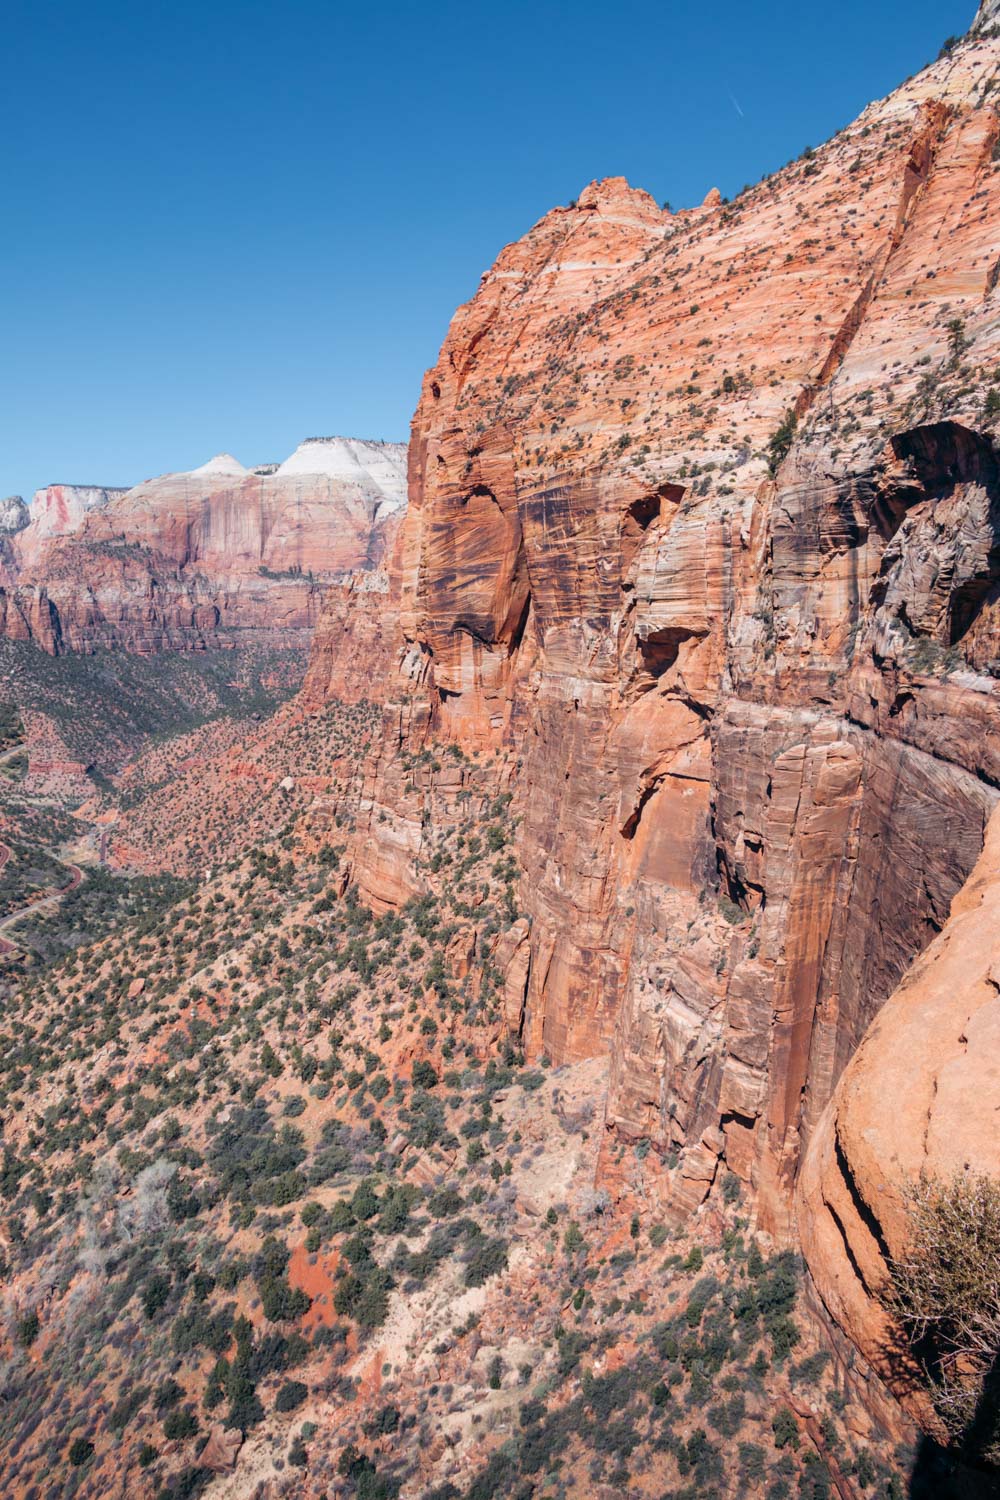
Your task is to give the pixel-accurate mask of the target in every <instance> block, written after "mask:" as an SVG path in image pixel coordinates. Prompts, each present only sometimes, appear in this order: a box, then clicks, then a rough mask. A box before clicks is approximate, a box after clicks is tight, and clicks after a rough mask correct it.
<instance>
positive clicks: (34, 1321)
mask: <svg viewBox="0 0 1000 1500" xmlns="http://www.w3.org/2000/svg"><path fill="white" fill-rule="evenodd" d="M40 1328H41V1323H40V1322H39V1318H38V1313H37V1311H36V1310H35V1308H32V1310H31V1312H29V1313H26V1314H25V1316H24V1317H23V1318H21V1320H20V1321H19V1323H18V1325H17V1342H18V1343H19V1344H20V1345H21V1347H22V1349H28V1348H30V1347H31V1345H32V1344H33V1343H34V1342H35V1340H36V1339H37V1337H38V1333H39V1330H40Z"/></svg>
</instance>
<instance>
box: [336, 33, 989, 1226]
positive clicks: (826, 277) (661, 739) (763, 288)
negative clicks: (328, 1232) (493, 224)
mask: <svg viewBox="0 0 1000 1500" xmlns="http://www.w3.org/2000/svg"><path fill="white" fill-rule="evenodd" d="M998 63H1000V43H998V41H997V39H996V38H994V37H992V36H991V35H990V34H989V31H988V30H987V31H985V32H980V33H979V34H977V35H974V36H971V37H970V38H969V39H967V40H966V41H965V42H963V43H962V44H961V45H960V46H959V47H957V48H956V49H955V50H954V51H953V52H952V53H951V54H950V55H949V56H948V57H946V58H942V59H941V60H940V61H939V62H938V63H936V64H935V65H933V66H932V67H930V68H929V69H927V70H926V71H925V72H924V73H922V74H920V75H919V76H918V77H916V78H915V79H913V80H911V82H909V83H908V84H907V85H905V86H904V87H903V88H901V89H900V90H898V91H897V92H896V93H895V94H893V95H892V96H891V97H890V98H888V99H886V100H883V101H881V102H879V103H876V104H873V105H872V106H871V107H870V108H869V109H867V110H866V111H865V112H864V114H863V115H862V116H861V117H860V119H859V120H858V121H857V122H856V123H855V124H854V125H852V126H850V127H849V128H848V129H846V130H845V131H843V132H842V133H841V134H840V135H839V136H837V137H836V138H835V139H834V140H833V141H831V142H830V143H829V144H828V145H826V146H824V147H822V148H821V149H819V150H817V151H816V152H814V153H811V154H810V155H808V157H806V158H803V159H800V160H799V161H797V162H794V163H792V164H791V165H790V166H788V167H787V168H785V169H784V170H783V171H781V172H779V173H778V174H776V175H775V176H774V177H773V178H771V179H769V180H767V181H766V182H764V183H761V184H760V185H758V186H757V187H756V188H753V189H750V190H748V191H746V192H745V193H743V194H742V195H741V196H740V197H739V199H737V200H736V201H735V202H734V203H729V204H725V203H722V202H721V201H716V199H715V197H714V195H709V198H708V199H707V201H706V202H705V203H704V204H703V205H701V207H699V208H697V209H693V210H689V211H685V212H682V213H678V214H669V213H665V212H661V211H660V209H659V208H658V207H657V205H656V204H655V203H654V201H653V200H652V199H651V198H650V197H649V196H648V195H647V194H645V193H643V192H639V191H636V190H633V189H631V188H630V187H629V186H628V185H627V184H626V183H625V182H624V181H623V180H622V179H610V180H607V181H604V182H599V183H594V184H592V185H591V186H590V187H588V188H587V189H586V190H585V191H584V192H583V193H582V194H581V196H580V198H579V199H578V200H577V202H576V203H575V204H574V205H571V206H570V207H568V208H560V209H555V210H554V211H553V212H551V213H550V214H548V215H547V216H546V217H545V218H544V219H542V220H541V221H540V223H538V224H537V225H536V226H535V227H534V228H533V229H532V230H531V231H530V232H529V233H528V234H527V235H526V236H525V237H524V238H523V239H522V240H520V241H519V242H517V243H516V244H514V245H511V246H508V247H507V248H506V249H505V250H504V251H503V252H502V254H501V255H500V257H499V259H498V261H497V263H496V265H495V266H494V267H493V269H492V270H491V271H489V272H488V273H487V274H486V275H485V276H484V278H483V280H482V284H481V286H480V288H479V291H478V292H477V294H476V296H475V297H474V298H473V300H472V301H471V302H470V303H468V304H467V305H466V306H465V307H462V308H460V309H459V311H458V312H457V313H456V315H455V318H454V319H453V322H452V325H451V328H450V331H449V333H448V337H447V340H446V342H445V346H444V348H443V350H442V353H441V357H440V359H439V361H438V363H437V365H436V366H435V367H434V369H432V370H431V371H430V372H429V373H428V375H427V377H426V378H425V381H424V386H423V392H422V396H421V400H420V404H419V407H418V410H417V413H416V417H415V419H414V424H413V436H412V442H411V447H410V460H409V461H410V481H409V490H410V506H409V510H408V513H407V516H406V519H405V522H404V523H403V526H402V529H401V532H400V535H399V539H398V542H397V543H396V545H395V547H394V549H393V554H392V559H391V563H390V567H389V573H390V583H389V585H388V588H389V595H388V597H389V598H390V599H391V601H392V606H391V611H390V613H391V616H392V619H390V617H389V614H387V615H386V616H384V617H383V619H384V621H387V622H388V624H389V626H390V627H391V629H392V631H393V633H394V634H395V642H394V644H393V645H391V646H389V645H388V644H387V642H386V640H385V638H384V637H382V638H380V639H379V641H378V644H377V645H376V644H375V637H374V635H373V634H372V625H371V623H370V621H369V623H365V619H366V617H365V604H366V601H365V599H364V596H361V595H359V596H357V599H356V600H354V601H352V603H351V604H350V605H349V606H348V608H349V610H352V609H353V603H355V602H360V603H361V604H362V610H361V611H360V613H357V612H356V613H354V614H352V615H351V616H350V618H351V619H353V621H354V623H352V624H344V623H343V605H344V596H343V595H341V596H340V597H339V598H338V599H336V600H332V601H331V614H330V616H329V617H328V621H327V623H326V624H325V625H324V627H323V630H324V631H325V632H328V634H329V639H330V640H333V639H340V640H341V641H342V642H343V641H345V640H353V641H358V642H361V641H365V640H367V641H369V642H370V643H371V644H370V646H369V647H368V650H369V653H370V661H371V663H372V665H373V668H377V669H378V670H379V671H388V672H389V673H390V677H389V680H388V684H387V686H386V688H385V689H384V692H383V696H384V695H385V694H386V693H387V694H388V697H389V700H390V701H389V703H388V705H387V707H386V710H385V713H386V722H385V733H384V735H383V737H382V742H381V744H380V746H379V748H378V751H377V753H376V755H375V757H374V759H373V761H372V763H371V765H370V766H369V768H368V772H367V777H368V792H367V793H366V797H365V799H364V803H363V810H364V814H365V816H366V817H367V820H368V821H367V825H366V826H365V827H362V828H361V829H360V830H359V839H358V846H357V850H356V855H355V871H354V873H355V878H356V879H357V881H358V884H359V886H360V889H361V891H362V893H363V895H364V896H365V897H366V899H368V900H369V901H371V902H372V903H373V904H374V905H376V906H377V907H378V906H386V905H392V904H394V903H396V902H398V901H400V900H403V899H405V898H406V897H407V895H409V894H412V893H413V892H414V890H416V889H417V887H418V881H417V879H416V875H415V871H414V856H415V855H416V854H418V853H419V851H420V849H421V847H422V843H423V840H424V837H425V834H424V827H425V818H426V814H427V808H428V801H427V798H428V797H429V796H430V795H431V793H430V791H429V790H428V791H426V792H422V791H421V788H420V787H419V786H417V787H416V788H415V786H414V782H413V779H412V776H411V775H410V774H409V771H408V769H407V767H408V766H409V765H410V764H412V760H413V757H414V755H415V754H418V753H419V752H420V751H421V750H422V749H424V748H425V747H426V746H427V744H428V742H429V741H430V740H435V741H444V742H447V741H449V740H450V741H454V742H457V744H458V745H460V746H462V747H464V748H465V749H470V748H478V749H483V750H487V751H493V752H496V759H495V764H496V766H497V768H498V771H497V774H498V780H499V778H501V777H510V778H511V786H512V788H513V789H514V791H515V801H514V805H513V808H512V811H513V813H514V814H515V815H516V816H517V817H519V819H520V820H521V821H520V824H519V827H518V834H517V853H518V857H519V860H520V864H521V868H522V871H523V879H522V885H521V898H520V900H521V911H522V913H523V916H524V919H525V923H526V931H525V933H524V934H522V935H521V936H519V937H518V939H517V940H516V941H515V942H513V946H512V947H510V951H508V950H507V949H505V950H504V954H503V958H504V961H505V964H506V969H505V975H506V980H509V984H508V987H507V990H506V993H505V1003H506V1006H507V1012H508V1016H510V1017H513V1018H515V1019H513V1020H512V1023H511V1024H512V1027H513V1029H515V1030H517V1031H518V1032H519V1034H520V1036H521V1038H522V1040H523V1042H524V1044H525V1046H526V1047H527V1048H528V1050H529V1052H531V1053H532V1054H534V1055H538V1054H541V1053H543V1052H546V1053H548V1054H550V1055H551V1056H552V1057H553V1058H554V1059H556V1060H558V1061H567V1060H572V1059H579V1058H584V1057H588V1056H593V1055H598V1054H604V1053H610V1056H611V1101H610V1105H609V1123H610V1124H611V1125H612V1126H613V1127H615V1128H616V1129H617V1130H619V1131H620V1132H622V1133H623V1134H625V1135H628V1136H640V1135H641V1136H646V1137H648V1138H650V1139H651V1140H652V1141H653V1143H654V1145H655V1146H656V1147H657V1149H658V1151H659V1152H660V1153H661V1154H662V1156H663V1158H664V1161H665V1163H667V1164H668V1165H667V1166H666V1167H665V1186H664V1192H665V1194H666V1196H667V1198H668V1199H669V1200H670V1201H671V1202H673V1203H674V1204H676V1206H677V1207H678V1209H679V1210H686V1209H689V1208H691V1207H692V1206H694V1205H695V1204H697V1203H698V1202H699V1201H701V1199H702V1198H704V1196H705V1195H706V1194H707V1193H708V1192H709V1191H710V1190H711V1187H712V1184H713V1181H714V1180H715V1179H716V1178H717V1176H718V1174H719V1172H720V1170H722V1169H724V1168H728V1169H729V1170H731V1171H734V1172H735V1173H737V1174H738V1175H739V1176H740V1177H741V1178H743V1179H744V1180H745V1181H746V1182H747V1183H749V1184H752V1186H753V1188H754V1189H755V1191H756V1195H757V1202H758V1207H759V1214H760V1217H761V1221H762V1223H763V1224H764V1226H765V1227H768V1228H771V1229H774V1230H777V1231H779V1232H787V1231H789V1229H790V1219H789V1214H790V1204H791V1199H792V1186H793V1183H794V1180H795V1178H796V1175H797V1172H798V1168H799V1163H800V1160H801V1155H802V1151H803V1148H804V1145H805V1144H806V1143H807V1141H808V1140H809V1138H810V1136H811V1135H812V1134H813V1133H814V1132H815V1130H816V1128H817V1122H818V1121H819V1119H820V1117H821V1115H822V1112H823V1110H824V1108H825V1106H826V1104H827V1103H828V1101H829V1098H830V1096H831V1092H832V1090H833V1088H834V1087H835V1085H836V1082H837V1079H838V1077H839V1075H840V1073H841V1072H842V1070H843V1068H844V1066H845V1064H846V1063H847V1061H848V1059H849V1058H850V1057H851V1055H852V1053H853V1052H854V1050H855V1049H856V1047H857V1046H858V1044H859V1043H860V1041H861V1038H862V1036H863V1035H864V1033H865V1030H866V1028H867V1027H868V1025H869V1024H870V1022H871V1021H872V1019H873V1017H874V1016H875V1015H876V1014H877V1013H878V1011H879V1009H880V1007H881V1006H882V1005H883V1003H884V1002H885V1000H886V999H887V998H888V996H889V995H890V994H891V993H892V992H893V990H894V989H895V987H896V986H897V984H898V983H899V980H900V978H901V976H902V975H903V973H904V972H905V971H906V969H907V967H908V965H909V964H910V962H911V960H912V959H913V957H914V955H915V954H916V953H918V952H919V951H921V950H922V949H923V948H924V947H925V946H926V945H927V943H928V942H930V941H931V940H932V939H933V938H934V937H935V936H936V934H938V933H939V932H940V931H941V928H942V927H943V925H944V923H945V921H946V919H947V914H948V910H949V904H950V902H951V899H952V897H953V896H954V894H955V892H956V891H957V890H958V889H959V888H960V886H961V885H962V883H963V881H964V880H965V879H966V877H967V876H968V874H969V872H970V870H971V869H972V868H973V866H974V864H975V861H976V859H977V858H978V856H979V853H980V850H981V847H982V841H983V833H984V828H985V826H986V823H987V821H988V819H989V816H990V813H991V811H992V809H993V807H994V806H995V804H996V801H997V787H998V785H1000V761H998V756H1000V734H998V730H1000V717H998V715H1000V693H998V689H997V678H996V674H997V673H998V672H1000V637H998V608H1000V606H998V603H997V601H998V599H1000V482H998V459H997V447H996V441H995V439H996V428H997V414H998V410H1000V387H998V386H997V384H996V383H995V377H996V372H997V368H998V366H997V356H998V352H1000V292H998V280H1000V259H998V256H1000V250H998V246H1000V216H998V215H1000V208H998V206H1000V193H998V187H1000V163H998V162H997V161H995V160H994V149H995V145H996V142H997V138H998V134H1000V120H998V116H997V106H996V104H995V103H994V102H993V101H994V99H995V95H994V94H993V92H992V91H991V89H990V88H989V87H987V85H988V84H989V80H990V79H991V78H992V77H993V76H994V74H995V72H996V69H997V66H998ZM338 611H339V612H340V614H339V616H338ZM338 618H339V619H340V621H341V623H338ZM350 632H353V635H350ZM338 633H339V634H338ZM321 639H322V637H321ZM332 656H333V653H332V652H331V651H330V650H329V649H327V651H326V661H327V665H326V666H323V665H322V664H319V665H317V666H316V667H315V670H314V673H313V675H312V678H311V684H312V691H314V692H315V693H317V694H319V695H322V693H323V692H324V691H325V690H327V689H333V690H336V682H337V673H336V671H332V672H331V671H330V669H329V663H330V661H331V660H332ZM324 672H325V673H326V679H325V683H324ZM506 980H505V982H506ZM672 1163H676V1165H675V1166H674V1165H669V1164H672Z"/></svg>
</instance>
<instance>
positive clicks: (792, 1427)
mask: <svg viewBox="0 0 1000 1500" xmlns="http://www.w3.org/2000/svg"><path fill="white" fill-rule="evenodd" d="M771 1431H772V1432H773V1433H774V1446H775V1447H776V1448H784V1447H787V1446H788V1444H791V1446H792V1447H793V1448H797V1447H798V1446H799V1426H798V1423H797V1422H796V1420H795V1418H794V1416H793V1415H792V1413H791V1412H790V1411H789V1409H788V1407H787V1406H779V1407H778V1410H777V1411H776V1412H775V1414H774V1416H773V1417H772V1418H771Z"/></svg>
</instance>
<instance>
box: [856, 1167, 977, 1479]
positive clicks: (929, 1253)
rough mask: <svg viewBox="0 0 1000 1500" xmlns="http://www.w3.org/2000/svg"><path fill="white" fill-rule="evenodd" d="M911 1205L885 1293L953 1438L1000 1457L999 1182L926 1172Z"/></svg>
mask: <svg viewBox="0 0 1000 1500" xmlns="http://www.w3.org/2000/svg"><path fill="white" fill-rule="evenodd" d="M907 1207H908V1211H909V1229H910V1235H909V1248H908V1249H907V1251H906V1253H905V1254H904V1255H902V1256H900V1257H899V1259H897V1260H894V1261H892V1262H891V1263H890V1267H889V1277H888V1279H887V1281H886V1283H885V1285H884V1287H883V1288H882V1291H881V1296H882V1301H883V1303H884V1305H885V1307H886V1309H887V1310H888V1311H889V1312H890V1314H891V1315H892V1316H893V1318H894V1319H895V1320H896V1322H897V1323H898V1324H899V1326H900V1327H901V1329H902V1330H903V1334H904V1336H905V1339H906V1344H907V1346H908V1349H909V1351H910V1353H911V1354H912V1355H913V1356H914V1357H915V1358H916V1360H917V1361H918V1363H919V1364H920V1365H921V1367H922V1368H923V1371H924V1375H925V1378H926V1380H927V1383H928V1386H929V1389H930V1394H931V1398H932V1400H933V1402H934V1406H935V1409H936V1410H937V1412H938V1414H939V1416H940V1417H941V1419H942V1421H943V1422H944V1424H945V1426H946V1427H947V1429H948V1431H949V1432H950V1434H951V1436H952V1440H953V1442H955V1443H956V1445H957V1446H959V1447H960V1448H961V1449H962V1450H963V1451H964V1452H965V1453H966V1454H967V1455H968V1456H969V1457H970V1458H973V1459H975V1460H979V1461H985V1462H988V1463H990V1464H998V1465H1000V1184H998V1183H996V1182H995V1181H994V1180H993V1179H991V1178H989V1177H985V1176H982V1177H967V1176H964V1175H957V1176H956V1177H954V1178H953V1179H952V1180H951V1181H950V1182H946V1181H942V1180H941V1179H939V1178H934V1177H922V1178H921V1180H920V1181H919V1182H918V1183H917V1184H916V1186H915V1187H913V1188H912V1189H911V1190H910V1192H909V1193H908V1195H907Z"/></svg>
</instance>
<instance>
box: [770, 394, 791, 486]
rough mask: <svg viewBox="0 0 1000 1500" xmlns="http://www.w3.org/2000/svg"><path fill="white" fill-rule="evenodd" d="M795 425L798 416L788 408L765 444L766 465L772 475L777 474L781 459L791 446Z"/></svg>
mask: <svg viewBox="0 0 1000 1500" xmlns="http://www.w3.org/2000/svg"><path fill="white" fill-rule="evenodd" d="M797 426H798V418H797V417H796V415H795V412H794V411H793V410H792V409H791V408H789V410H788V411H787V412H786V413H785V418H784V421H783V422H782V423H781V426H780V427H779V428H778V429H777V431H776V432H774V433H773V434H772V436H771V439H770V442H769V443H768V445H767V466H768V468H769V469H770V471H771V475H772V477H773V476H774V475H775V474H777V472H778V470H779V469H780V467H781V463H782V460H783V459H784V458H785V456H786V454H787V453H788V450H789V449H790V448H791V446H792V443H793V441H794V439H795V429H796V427H797Z"/></svg>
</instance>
